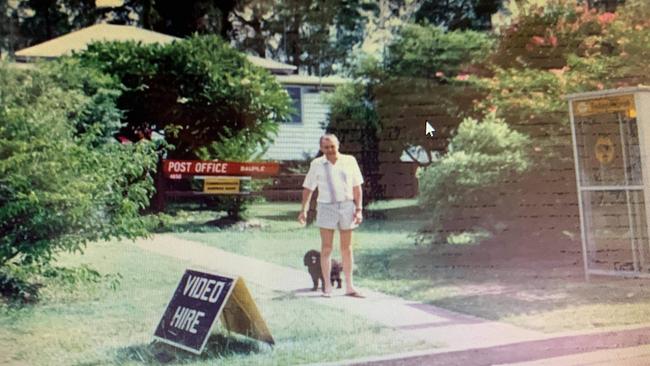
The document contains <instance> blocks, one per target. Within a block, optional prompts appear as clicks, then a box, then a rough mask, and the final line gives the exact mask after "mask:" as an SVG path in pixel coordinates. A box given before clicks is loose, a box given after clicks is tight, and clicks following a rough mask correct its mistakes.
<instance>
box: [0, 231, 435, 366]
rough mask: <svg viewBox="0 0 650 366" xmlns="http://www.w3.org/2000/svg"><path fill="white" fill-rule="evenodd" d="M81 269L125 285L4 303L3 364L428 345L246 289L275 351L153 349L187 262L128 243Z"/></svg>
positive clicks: (338, 354) (234, 345)
mask: <svg viewBox="0 0 650 366" xmlns="http://www.w3.org/2000/svg"><path fill="white" fill-rule="evenodd" d="M83 263H85V264H88V265H89V266H91V267H93V268H95V269H97V270H98V271H99V272H101V273H119V274H120V275H121V276H122V279H121V283H120V285H119V286H118V287H117V289H115V290H113V289H110V288H109V286H107V284H105V283H98V284H95V285H87V286H79V287H78V288H75V289H71V288H63V287H62V288H55V287H50V288H48V289H47V290H46V291H45V292H44V293H43V300H42V302H41V303H39V304H37V305H31V306H23V307H13V306H8V305H6V304H5V305H2V304H1V303H0V364H3V365H5V364H6V365H26V364H27V365H107V364H120V365H142V364H161V363H164V364H183V365H213V364H215V363H219V364H222V365H251V364H254V365H257V364H259V365H287V364H300V363H312V362H323V361H335V360H340V359H346V358H355V357H361V356H366V355H379V354H386V353H394V352H398V351H404V350H413V349H421V348H425V347H430V346H431V345H429V344H425V343H423V342H419V343H414V342H409V341H406V340H401V339H400V337H399V336H398V335H397V334H396V333H395V331H393V330H390V329H386V328H383V327H380V326H377V325H375V324H373V323H371V322H368V321H366V320H364V319H360V318H358V317H356V316H352V315H349V314H346V313H343V312H340V311H336V310H335V309H333V308H330V307H325V306H320V305H318V304H316V303H314V302H313V301H309V300H307V299H301V298H295V297H292V296H288V295H286V294H283V293H276V292H271V291H268V290H265V289H263V288H260V287H256V286H253V285H251V284H249V288H250V289H251V292H252V293H253V296H254V297H255V298H256V301H257V303H258V306H259V307H260V311H261V313H262V314H263V315H264V316H265V318H266V320H267V322H268V325H269V328H270V329H271V331H272V333H273V336H274V338H275V340H276V346H274V347H272V348H271V347H269V346H267V345H265V344H261V343H259V342H255V341H251V340H249V339H247V338H243V337H238V336H234V335H228V334H227V332H226V331H224V330H223V329H219V332H218V334H217V335H216V336H214V337H213V338H212V339H211V340H210V341H209V342H208V345H207V348H206V351H204V353H203V354H202V355H200V356H194V355H191V354H189V353H186V352H183V351H176V350H174V349H173V348H171V347H169V346H166V345H163V344H160V343H152V342H151V336H152V334H153V330H154V327H155V326H156V325H157V322H158V321H159V319H160V316H161V315H162V312H163V310H164V308H165V306H166V305H167V302H168V301H169V298H170V296H171V293H172V291H173V289H174V288H175V287H176V285H177V283H178V281H179V279H180V277H181V274H182V273H183V271H184V269H185V268H187V267H188V265H187V263H183V262H181V261H175V260H172V259H170V258H167V257H161V256H157V255H154V254H151V253H148V252H144V251H142V250H140V249H138V248H137V247H135V246H133V245H129V244H124V243H102V244H94V245H92V246H90V247H89V249H88V251H87V252H86V254H85V255H83V256H81V255H68V256H65V257H63V258H62V259H61V261H60V264H61V265H67V266H76V265H80V264H83ZM287 309H291V311H287ZM315 314H318V316H316V315H315Z"/></svg>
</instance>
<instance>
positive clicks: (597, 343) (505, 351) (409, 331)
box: [136, 234, 650, 366]
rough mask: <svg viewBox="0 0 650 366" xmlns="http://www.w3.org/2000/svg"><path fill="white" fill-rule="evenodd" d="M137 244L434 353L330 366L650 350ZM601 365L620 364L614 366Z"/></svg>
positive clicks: (618, 334)
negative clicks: (328, 289) (339, 312)
mask: <svg viewBox="0 0 650 366" xmlns="http://www.w3.org/2000/svg"><path fill="white" fill-rule="evenodd" d="M136 244H137V245H138V246H139V247H141V248H143V249H145V250H147V251H150V252H155V253H157V254H161V255H164V256H169V257H174V258H178V259H180V260H185V261H188V262H190V263H192V264H193V265H195V266H196V267H197V268H204V269H206V270H212V271H215V272H218V273H222V274H231V275H237V276H242V277H244V278H245V279H246V281H247V282H251V283H255V284H257V285H260V286H263V287H265V288H268V289H271V290H275V291H281V292H285V293H293V294H295V295H296V296H302V297H307V298H310V299H311V300H313V301H316V302H318V303H320V304H323V305H327V306H332V307H336V308H340V309H343V310H345V311H347V312H350V313H354V314H356V315H358V316H360V317H364V318H367V319H369V320H372V321H374V322H376V323H378V324H381V325H384V326H387V327H391V328H395V329H397V330H399V331H400V332H401V334H402V335H403V336H404V337H408V338H411V339H414V340H425V341H427V342H429V343H432V344H436V345H437V346H439V347H436V348H435V349H432V350H429V351H419V352H410V353H403V354H399V355H391V356H384V357H372V358H364V359H358V360H348V361H339V362H336V363H332V364H335V365H340V364H363V365H371V364H372V365H463V366H464V365H468V366H471V365H477V366H478V365H517V366H538V365H545V366H546V365H558V366H559V365H572V366H573V365H592V364H581V363H575V364H572V363H570V362H573V361H576V360H569V359H561V358H562V357H566V356H569V355H573V356H574V357H580V356H579V355H580V354H586V353H591V352H594V351H600V352H601V353H595V354H590V357H592V360H594V362H597V360H596V359H597V358H598V357H600V358H603V357H604V358H607V357H610V356H616V355H615V354H612V355H605V353H607V352H603V351H602V350H614V351H616V352H619V351H620V352H623V351H624V350H622V349H620V348H624V347H635V346H639V345H645V344H650V326H648V328H646V327H639V328H633V329H620V330H617V331H610V332H604V331H602V330H600V331H598V332H596V333H594V332H587V333H575V332H573V333H564V334H551V335H549V334H543V333H540V332H535V331H531V330H526V329H522V328H518V327H515V326H513V325H510V324H505V323H500V322H494V321H488V320H485V319H480V318H476V317H472V316H468V315H465V314H460V313H455V312H451V311H448V310H444V309H441V308H438V307H435V306H431V305H428V304H423V303H419V302H415V301H407V300H404V299H401V298H397V297H394V296H390V295H387V294H383V293H379V292H375V291H371V290H368V289H360V290H361V291H362V292H363V293H364V295H366V298H365V299H357V298H351V297H347V296H344V295H343V292H342V289H341V290H335V292H334V293H333V296H332V297H331V298H322V297H320V292H318V293H315V292H312V291H309V290H310V288H311V286H312V283H311V278H310V277H309V275H308V273H307V271H306V269H305V270H297V269H293V268H288V267H284V266H279V265H276V264H272V263H268V262H264V261H261V260H259V259H255V258H250V257H246V256H242V255H238V254H234V253H230V252H226V251H223V250H220V249H217V248H213V247H210V246H207V245H204V244H201V243H197V242H193V241H189V240H183V239H179V238H177V237H175V236H173V235H169V234H165V235H155V236H154V237H153V238H152V239H147V240H139V241H137V242H136ZM302 254H303V253H300V254H298V255H297V256H296V257H297V260H298V261H300V260H301V259H302ZM628 351H629V352H628V353H629V354H630V355H634V354H636V355H637V356H638V357H643V358H644V359H646V360H647V362H646V363H643V365H650V358H649V357H648V354H649V353H648V352H650V350H648V349H640V350H638V352H637V351H630V350H628ZM610 352H611V351H610ZM626 354H627V353H626ZM558 357H559V358H560V359H559V361H558V360H557V359H556V360H555V361H557V362H559V363H548V364H544V363H540V364H534V363H530V364H528V363H525V362H538V361H539V362H541V361H540V360H544V359H552V358H558ZM585 357H586V356H585ZM551 361H553V360H551ZM551 361H549V362H551ZM564 362H566V363H564ZM604 364H607V365H618V363H611V362H610V363H604ZM593 365H594V366H595V365H600V364H597V363H594V364H593ZM621 365H627V364H621ZM630 365H636V364H630Z"/></svg>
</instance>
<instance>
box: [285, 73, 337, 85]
mask: <svg viewBox="0 0 650 366" xmlns="http://www.w3.org/2000/svg"><path fill="white" fill-rule="evenodd" d="M277 78H278V81H279V82H280V83H282V84H294V85H319V86H337V85H341V84H345V83H348V82H349V80H347V79H343V78H341V77H339V76H323V77H318V76H311V75H277Z"/></svg>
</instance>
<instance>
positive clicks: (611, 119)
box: [567, 87, 650, 278]
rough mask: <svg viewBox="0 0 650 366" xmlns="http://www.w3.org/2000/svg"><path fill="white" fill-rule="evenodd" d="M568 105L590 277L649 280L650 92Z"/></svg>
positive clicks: (572, 98) (626, 91)
mask: <svg viewBox="0 0 650 366" xmlns="http://www.w3.org/2000/svg"><path fill="white" fill-rule="evenodd" d="M567 99H568V101H569V111H570V114H571V131H572V137H573V153H574V161H575V171H576V184H577V188H578V203H579V206H580V228H581V234H582V253H583V261H584V267H585V276H586V277H587V278H589V275H591V274H600V275H616V276H637V277H650V241H649V240H648V238H649V235H648V228H649V227H650V225H649V221H648V219H649V216H648V212H650V206H648V205H649V204H650V200H649V199H648V197H650V166H648V164H649V163H650V161H649V159H650V156H649V155H648V150H649V149H650V145H649V144H650V88H648V87H635V88H622V89H615V90H603V91H597V92H587V93H579V94H571V95H568V96H567Z"/></svg>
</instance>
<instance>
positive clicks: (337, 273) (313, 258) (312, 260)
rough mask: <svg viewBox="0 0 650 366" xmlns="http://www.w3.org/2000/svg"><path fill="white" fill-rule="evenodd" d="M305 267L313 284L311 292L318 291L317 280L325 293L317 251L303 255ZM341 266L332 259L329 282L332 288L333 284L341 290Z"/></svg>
mask: <svg viewBox="0 0 650 366" xmlns="http://www.w3.org/2000/svg"><path fill="white" fill-rule="evenodd" d="M304 262H305V266H307V270H308V271H309V274H310V275H311V280H312V281H313V282H314V287H313V288H312V289H311V290H312V291H316V290H317V289H318V280H320V282H321V284H322V290H323V291H325V282H324V281H323V271H322V270H321V267H320V252H319V251H317V250H310V251H308V252H307V253H305V258H304ZM342 270H343V266H341V263H339V262H338V261H336V260H334V259H332V271H331V272H330V282H331V283H332V286H334V282H337V283H338V288H341V271H342Z"/></svg>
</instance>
